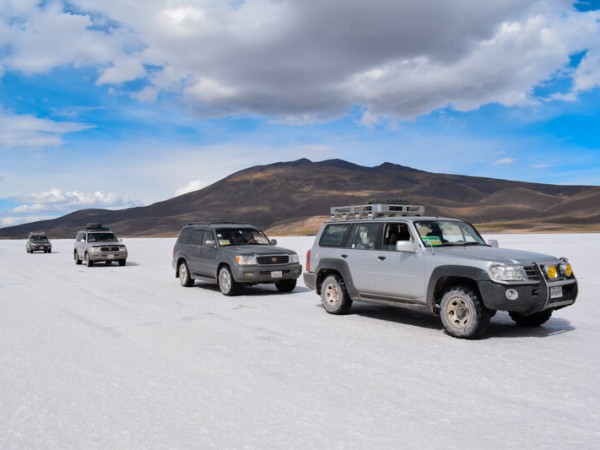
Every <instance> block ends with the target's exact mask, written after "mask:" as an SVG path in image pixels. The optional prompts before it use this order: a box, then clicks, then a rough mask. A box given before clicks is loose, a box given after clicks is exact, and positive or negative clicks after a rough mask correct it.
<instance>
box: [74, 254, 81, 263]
mask: <svg viewBox="0 0 600 450" xmlns="http://www.w3.org/2000/svg"><path fill="white" fill-rule="evenodd" d="M73 259H74V260H75V264H77V265H80V264H81V260H80V259H79V256H77V250H75V251H74V252H73Z"/></svg>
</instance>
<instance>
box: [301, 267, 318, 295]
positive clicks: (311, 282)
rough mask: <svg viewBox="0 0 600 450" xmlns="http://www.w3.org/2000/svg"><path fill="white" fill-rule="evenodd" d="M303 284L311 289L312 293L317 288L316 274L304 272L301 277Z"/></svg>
mask: <svg viewBox="0 0 600 450" xmlns="http://www.w3.org/2000/svg"><path fill="white" fill-rule="evenodd" d="M303 278H304V284H305V285H306V287H307V288H309V289H312V290H313V291H314V290H316V288H317V274H316V273H313V272H304V275H303Z"/></svg>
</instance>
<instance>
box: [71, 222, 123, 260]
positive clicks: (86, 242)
mask: <svg viewBox="0 0 600 450" xmlns="http://www.w3.org/2000/svg"><path fill="white" fill-rule="evenodd" d="M127 256H128V253H127V247H126V246H125V244H123V243H122V242H121V240H120V239H118V238H117V236H116V235H115V234H114V233H113V232H112V231H110V228H109V227H107V226H105V225H102V224H100V223H90V224H88V225H87V228H86V229H85V230H81V231H79V232H78V233H77V237H76V238H75V243H74V244H73V259H75V264H81V262H82V261H85V263H86V265H87V266H88V267H91V266H93V265H94V264H95V263H97V262H104V263H106V264H111V263H112V262H113V261H115V262H118V263H119V265H120V266H124V265H125V263H126V261H127Z"/></svg>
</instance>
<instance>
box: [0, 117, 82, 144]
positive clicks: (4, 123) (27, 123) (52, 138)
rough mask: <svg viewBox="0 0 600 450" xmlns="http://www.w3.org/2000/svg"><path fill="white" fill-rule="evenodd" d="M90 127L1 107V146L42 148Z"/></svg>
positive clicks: (59, 142) (60, 142) (60, 141)
mask: <svg viewBox="0 0 600 450" xmlns="http://www.w3.org/2000/svg"><path fill="white" fill-rule="evenodd" d="M88 128H90V126H89V125H86V124H80V123H74V122H56V121H53V120H49V119H40V118H37V117H35V116H32V115H27V114H14V113H11V112H9V111H4V110H2V109H1V108H0V147H4V148H8V149H11V148H40V147H42V148H43V147H55V146H59V145H61V144H62V142H63V140H62V136H63V135H65V134H68V133H76V132H78V131H82V130H85V129H88Z"/></svg>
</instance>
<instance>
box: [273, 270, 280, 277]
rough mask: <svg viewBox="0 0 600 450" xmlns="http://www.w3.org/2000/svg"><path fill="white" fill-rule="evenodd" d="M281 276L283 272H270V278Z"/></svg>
mask: <svg viewBox="0 0 600 450" xmlns="http://www.w3.org/2000/svg"><path fill="white" fill-rule="evenodd" d="M282 276H283V272H282V271H281V270H274V271H273V272H271V278H281V277H282Z"/></svg>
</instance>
